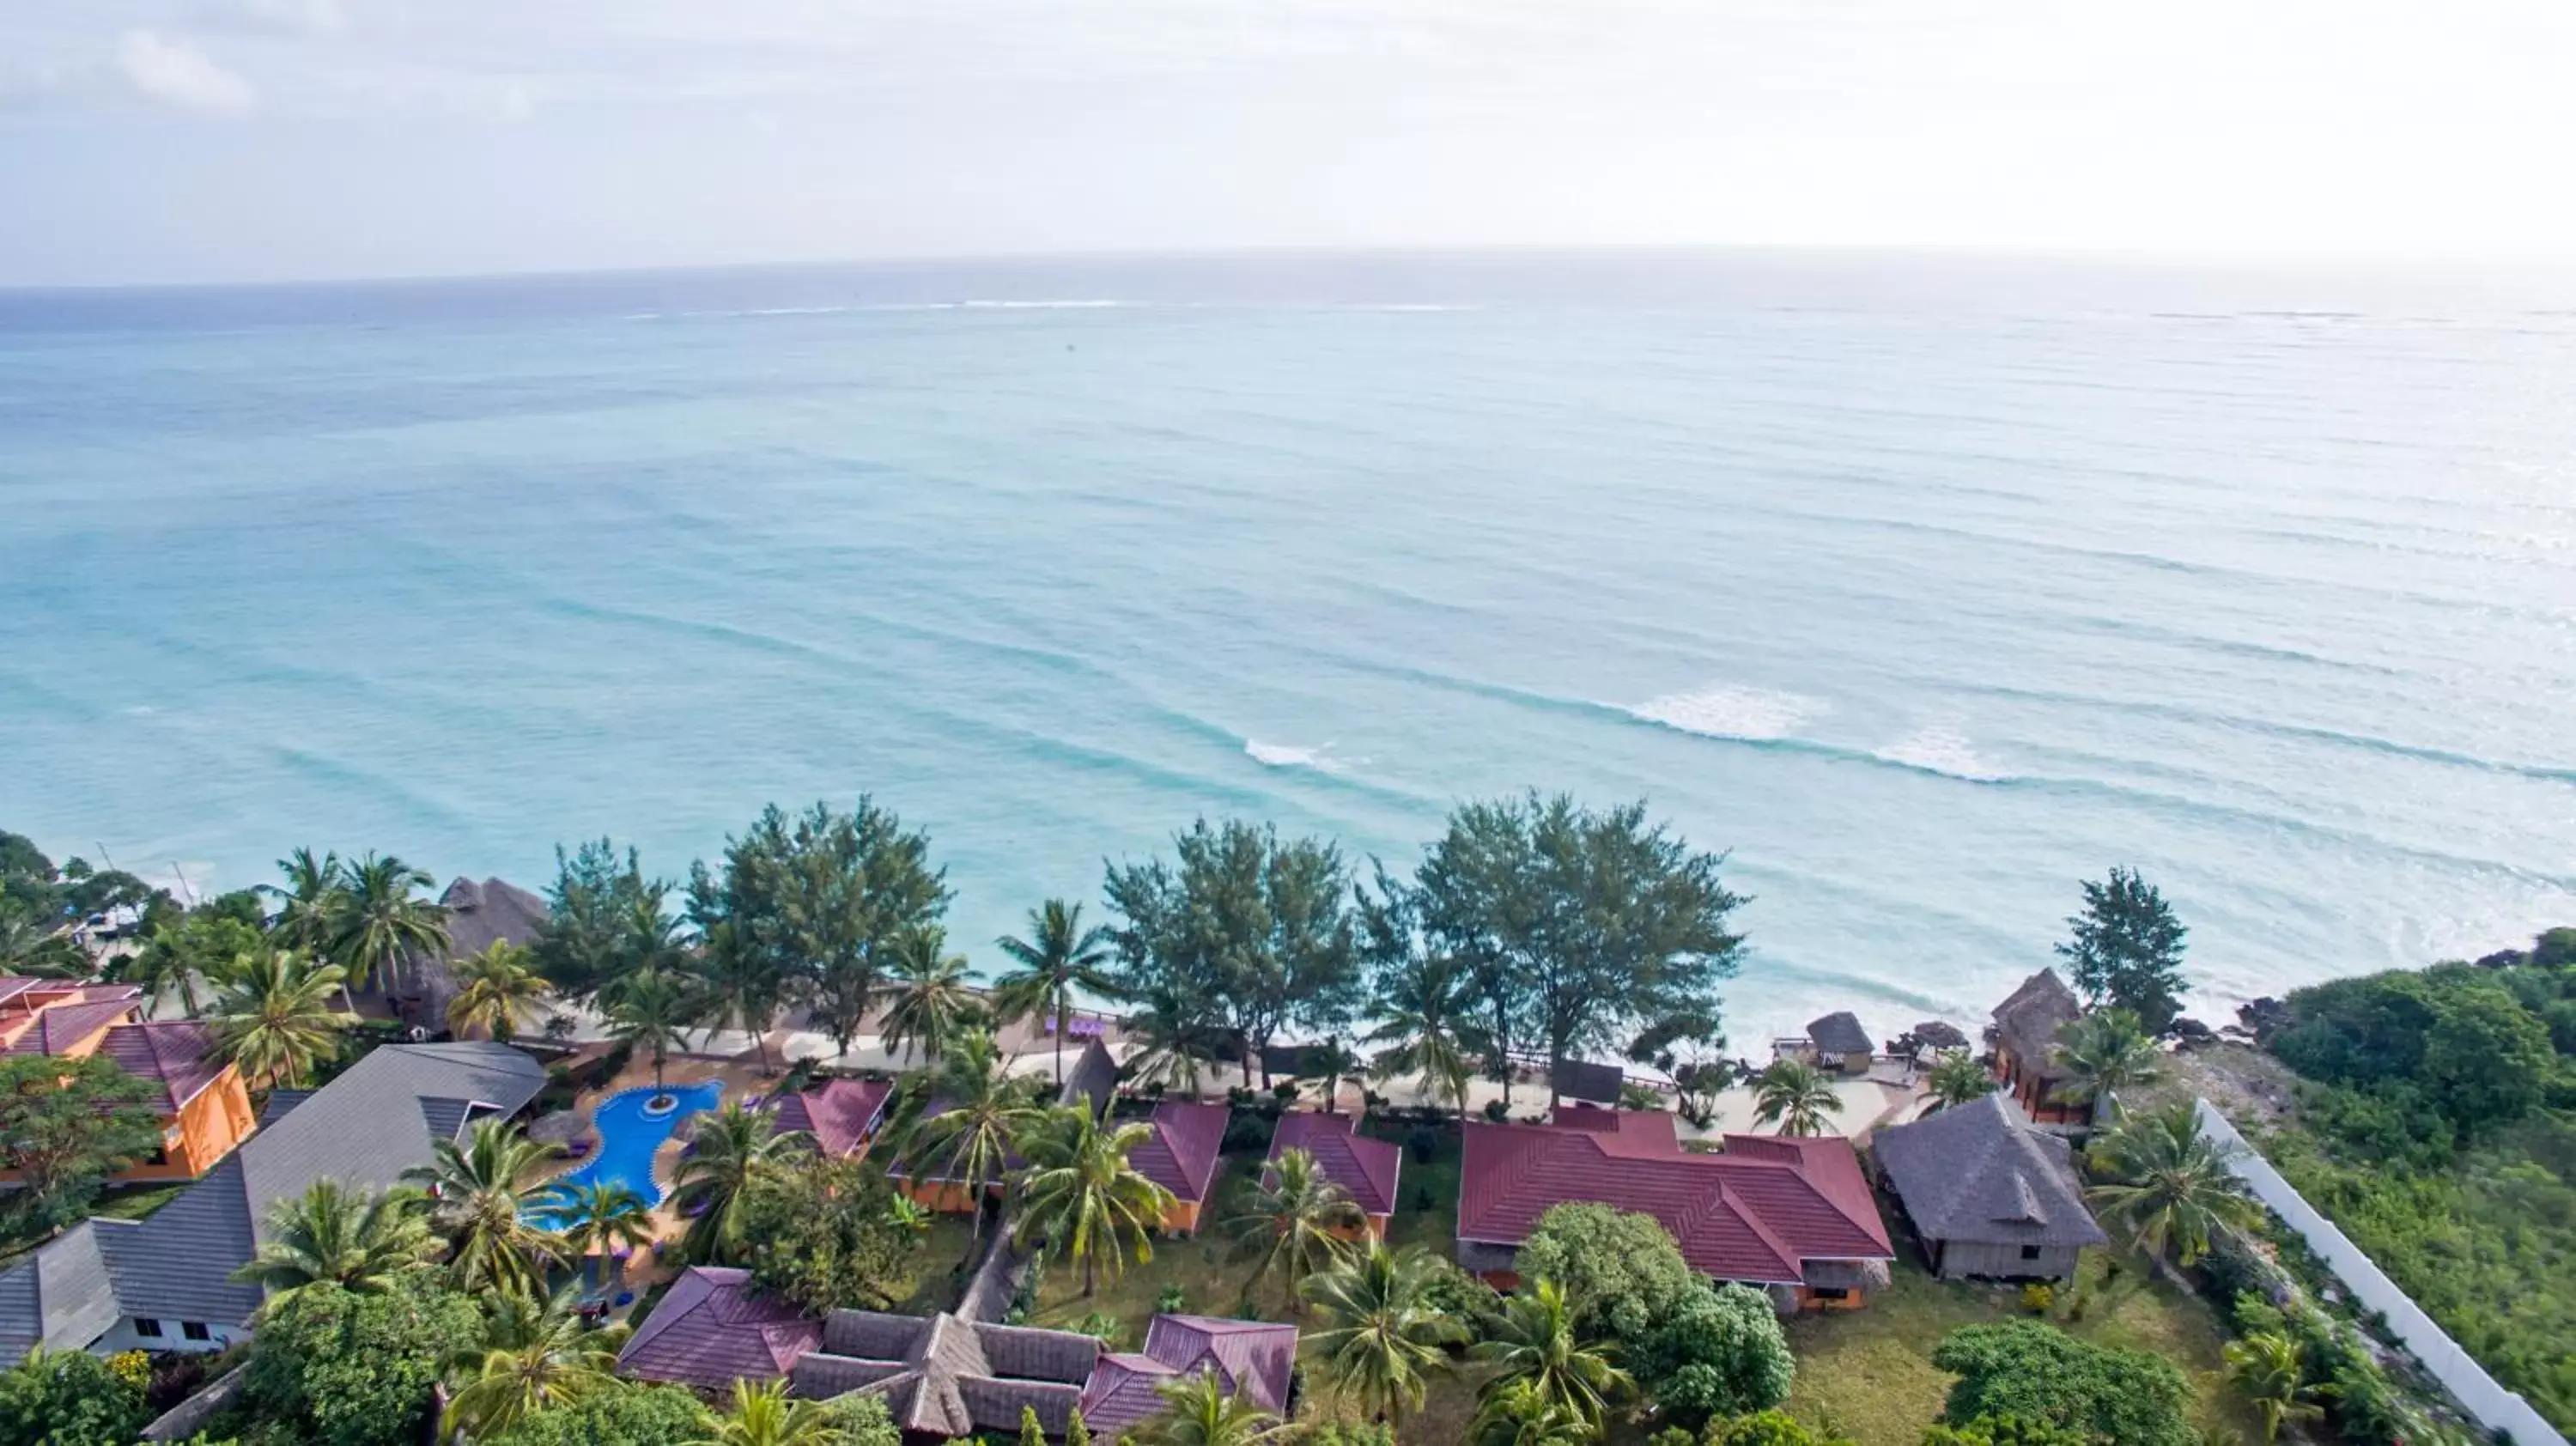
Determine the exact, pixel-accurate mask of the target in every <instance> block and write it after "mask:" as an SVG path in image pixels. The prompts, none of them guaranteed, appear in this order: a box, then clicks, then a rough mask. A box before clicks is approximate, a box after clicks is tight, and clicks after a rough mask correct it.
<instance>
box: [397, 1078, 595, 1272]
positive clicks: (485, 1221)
mask: <svg viewBox="0 0 2576 1446" xmlns="http://www.w3.org/2000/svg"><path fill="white" fill-rule="evenodd" d="M561 1153H562V1151H560V1150H559V1149H557V1148H556V1147H555V1146H553V1145H548V1144H542V1143H539V1142H538V1141H535V1140H531V1139H529V1138H528V1137H527V1136H526V1135H523V1134H521V1133H520V1132H519V1130H518V1129H517V1127H516V1126H514V1125H512V1124H511V1123H510V1122H509V1121H508V1120H503V1119H491V1118H486V1119H480V1120H476V1121H475V1122H474V1123H473V1124H472V1125H470V1126H468V1127H467V1128H466V1132H465V1143H464V1144H462V1145H459V1144H458V1143H457V1142H456V1141H454V1140H437V1141H433V1142H432V1143H431V1145H430V1163H428V1164H426V1165H420V1166H415V1167H414V1168H412V1169H409V1170H405V1171H404V1172H403V1179H405V1180H407V1181H410V1182H411V1183H413V1184H416V1185H420V1186H422V1187H424V1188H425V1189H427V1190H428V1191H429V1196H430V1201H431V1203H430V1207H429V1223H430V1227H431V1228H432V1229H433V1230H435V1231H437V1232H438V1234H439V1235H440V1236H441V1237H442V1238H444V1239H445V1240H446V1241H447V1273H448V1279H449V1280H450V1282H451V1283H453V1284H454V1285H455V1286H456V1288H457V1289H459V1290H464V1291H478V1290H486V1289H495V1290H515V1291H519V1292H522V1293H525V1294H529V1295H535V1294H537V1293H540V1292H542V1291H543V1290H544V1289H545V1282H546V1268H547V1267H548V1266H549V1265H552V1264H555V1263H556V1262H558V1261H560V1260H562V1259H563V1257H564V1254H565V1251H566V1247H565V1245H564V1242H563V1241H562V1240H561V1239H560V1238H558V1237H557V1236H555V1235H554V1234H553V1233H552V1232H550V1231H547V1230H544V1229H541V1228H539V1227H538V1226H536V1225H534V1224H532V1223H530V1222H529V1221H528V1219H527V1218H526V1210H525V1208H524V1207H525V1203H526V1201H525V1197H523V1196H522V1194H521V1193H520V1190H519V1182H520V1181H521V1180H524V1179H526V1178H527V1177H528V1175H529V1174H530V1172H532V1171H534V1170H535V1169H536V1168H537V1166H539V1165H541V1164H543V1163H544V1162H545V1161H547V1160H549V1159H552V1158H553V1157H554V1156H556V1155H558V1154H561Z"/></svg>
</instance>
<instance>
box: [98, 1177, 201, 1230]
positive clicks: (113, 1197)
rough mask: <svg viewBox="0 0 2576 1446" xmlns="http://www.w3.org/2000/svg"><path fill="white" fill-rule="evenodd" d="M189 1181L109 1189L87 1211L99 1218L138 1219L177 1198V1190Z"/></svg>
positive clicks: (183, 1188) (185, 1187) (186, 1185)
mask: <svg viewBox="0 0 2576 1446" xmlns="http://www.w3.org/2000/svg"><path fill="white" fill-rule="evenodd" d="M189 1183H190V1182H188V1181H185V1180H182V1181H178V1182H175V1183H172V1184H168V1185H132V1186H128V1187H126V1188H125V1189H122V1190H110V1191H109V1192H107V1193H106V1194H104V1195H101V1196H100V1197H98V1203H97V1204H95V1205H92V1206H91V1207H90V1211H89V1213H90V1214H91V1215H93V1216H95V1217H97V1218H99V1219H101V1220H140V1219H142V1218H143V1217H144V1216H146V1215H149V1214H151V1213H152V1212H153V1211H155V1210H158V1209H160V1208H161V1207H162V1206H164V1205H167V1204H169V1203H170V1202H171V1201H173V1200H176V1199H178V1198H179V1192H180V1191H182V1190H185V1189H187V1188H188V1185H189Z"/></svg>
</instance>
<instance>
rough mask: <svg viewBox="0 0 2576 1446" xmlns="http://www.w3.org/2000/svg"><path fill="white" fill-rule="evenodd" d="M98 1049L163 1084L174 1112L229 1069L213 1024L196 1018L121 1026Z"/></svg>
mask: <svg viewBox="0 0 2576 1446" xmlns="http://www.w3.org/2000/svg"><path fill="white" fill-rule="evenodd" d="M98 1052H99V1053H100V1054H102V1055H105V1056H106V1057H108V1058H109V1059H112V1060H115V1061H116V1063H117V1067H118V1068H120V1069H122V1070H124V1071H125V1072H126V1073H127V1074H130V1075H132V1076H134V1077H135V1078H136V1079H143V1080H150V1081H152V1082H153V1083H155V1084H158V1085H159V1086H161V1091H162V1093H163V1095H165V1096H166V1097H167V1103H168V1105H169V1107H170V1109H171V1111H172V1112H173V1113H175V1112H177V1111H178V1110H179V1109H180V1108H181V1107H182V1106H184V1105H186V1104H187V1103H188V1101H190V1100H192V1099H195V1098H196V1097H197V1095H198V1092H199V1091H202V1090H203V1089H205V1087H206V1086H208V1085H210V1084H213V1083H214V1082H215V1081H216V1079H218V1078H220V1077H221V1076H222V1074H223V1072H224V1062H223V1061H222V1060H220V1059H218V1058H216V1057H215V1031H214V1029H213V1027H212V1026H210V1025H207V1024H203V1023H200V1022H198V1021H197V1020H193V1019H167V1020H158V1021H147V1022H145V1023H142V1024H120V1025H117V1026H115V1027H114V1028H112V1029H110V1030H108V1032H107V1037H106V1038H105V1039H103V1040H101V1041H100V1042H99V1046H98Z"/></svg>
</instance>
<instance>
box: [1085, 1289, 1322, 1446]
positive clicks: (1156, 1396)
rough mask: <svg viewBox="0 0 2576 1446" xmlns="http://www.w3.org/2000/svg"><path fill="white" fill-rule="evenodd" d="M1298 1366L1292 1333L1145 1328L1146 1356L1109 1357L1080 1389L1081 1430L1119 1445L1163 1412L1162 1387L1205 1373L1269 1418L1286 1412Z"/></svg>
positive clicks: (1231, 1327) (1207, 1324)
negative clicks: (1142, 1423)
mask: <svg viewBox="0 0 2576 1446" xmlns="http://www.w3.org/2000/svg"><path fill="white" fill-rule="evenodd" d="M1296 1364H1297V1328H1296V1327H1295V1326H1293V1325H1278V1324H1274V1323H1272V1322H1269V1321H1255V1320H1219V1319H1217V1318H1215V1317H1213V1316H1203V1315H1158V1316H1156V1317H1154V1319H1153V1321H1152V1323H1151V1324H1149V1325H1147V1326H1146V1327H1145V1349H1144V1351H1143V1352H1142V1353H1141V1354H1126V1353H1118V1354H1110V1355H1104V1356H1102V1357H1101V1358H1100V1364H1098V1365H1097V1366H1094V1367H1093V1368H1092V1371H1091V1379H1090V1381H1089V1382H1088V1383H1087V1384H1085V1385H1084V1386H1083V1388H1082V1423H1083V1426H1084V1427H1085V1428H1086V1429H1088V1430H1090V1431H1093V1432H1095V1433H1097V1434H1098V1435H1099V1436H1100V1437H1101V1438H1102V1439H1108V1438H1111V1437H1115V1436H1116V1435H1117V1434H1118V1433H1119V1432H1121V1431H1124V1430H1126V1429H1128V1428H1129V1427H1131V1426H1134V1425H1135V1424H1136V1423H1137V1422H1139V1421H1143V1420H1145V1419H1147V1418H1148V1417H1151V1416H1154V1415H1157V1414H1159V1413H1160V1412H1161V1411H1162V1409H1163V1406H1164V1401H1163V1397H1162V1385H1163V1383H1164V1382H1166V1381H1170V1380H1174V1379H1177V1378H1179V1377H1182V1376H1189V1375H1195V1374H1197V1373H1198V1372H1200V1371H1207V1370H1212V1371H1214V1372H1216V1378H1217V1383H1218V1384H1219V1385H1221V1386H1223V1387H1224V1388H1225V1390H1226V1391H1227V1392H1228V1393H1229V1394H1231V1393H1233V1392H1237V1391H1240V1392H1242V1393H1243V1394H1244V1395H1246V1396H1248V1397H1250V1398H1251V1399H1252V1400H1254V1401H1256V1402H1258V1403H1259V1404H1260V1405H1261V1406H1262V1407H1263V1408H1264V1409H1266V1410H1270V1411H1284V1410H1285V1409H1286V1407H1287V1402H1288V1377H1289V1374H1290V1372H1291V1371H1293V1370H1294V1369H1295V1367H1296Z"/></svg>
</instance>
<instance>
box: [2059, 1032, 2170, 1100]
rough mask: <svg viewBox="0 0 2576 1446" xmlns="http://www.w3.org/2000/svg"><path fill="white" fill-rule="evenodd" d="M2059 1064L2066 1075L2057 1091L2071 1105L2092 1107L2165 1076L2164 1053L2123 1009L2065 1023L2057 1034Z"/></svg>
mask: <svg viewBox="0 0 2576 1446" xmlns="http://www.w3.org/2000/svg"><path fill="white" fill-rule="evenodd" d="M2056 1058H2057V1064H2058V1066H2059V1067H2060V1068H2062V1069H2064V1070H2065V1071H2066V1074H2067V1078H2066V1081H2065V1082H2064V1083H2062V1084H2060V1085H2059V1086H2058V1087H2057V1093H2058V1095H2059V1096H2060V1097H2062V1098H2064V1099H2066V1100H2067V1101H2069V1102H2070V1103H2073V1104H2079V1105H2080V1104H2089V1103H2092V1102H2094V1101H2096V1100H2100V1099H2102V1098H2103V1097H2104V1096H2106V1095H2113V1094H2117V1093H2119V1092H2120V1091H2121V1090H2124V1089H2127V1088H2129V1087H2130V1086H2131V1085H2142V1084H2147V1083H2149V1082H2151V1081H2153V1080H2154V1079H2156V1077H2157V1076H2159V1075H2161V1074H2163V1073H2164V1065H2163V1060H2164V1055H2163V1053H2162V1051H2160V1050H2158V1049H2157V1048H2156V1042H2155V1041H2154V1040H2153V1039H2150V1038H2148V1037H2147V1032H2146V1030H2144V1029H2142V1028H2140V1027H2139V1025H2138V1016H2136V1015H2135V1014H2132V1013H2130V1012H2129V1011H2128V1010H2125V1009H2097V1010H2095V1011H2093V1012H2092V1013H2091V1014H2087V1015H2085V1016H2083V1017H2082V1018H2080V1019H2073V1020H2069V1021H2067V1024H2066V1027H2065V1028H2063V1029H2061V1030H2059V1031H2058V1034H2057V1051H2056Z"/></svg>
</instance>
